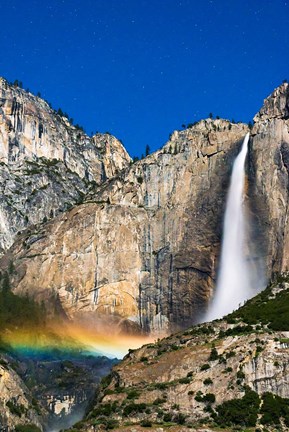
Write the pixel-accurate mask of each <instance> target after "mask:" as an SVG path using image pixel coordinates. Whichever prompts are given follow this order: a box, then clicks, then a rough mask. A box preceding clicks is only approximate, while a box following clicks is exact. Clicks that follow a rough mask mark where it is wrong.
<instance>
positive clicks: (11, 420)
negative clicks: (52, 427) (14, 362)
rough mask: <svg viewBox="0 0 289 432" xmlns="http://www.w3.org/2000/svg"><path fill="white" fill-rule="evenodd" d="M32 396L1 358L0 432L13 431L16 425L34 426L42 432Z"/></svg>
mask: <svg viewBox="0 0 289 432" xmlns="http://www.w3.org/2000/svg"><path fill="white" fill-rule="evenodd" d="M32 399H33V398H32V395H31V393H30V391H29V389H28V388H27V387H26V385H25V384H24V382H23V381H22V380H21V378H20V377H19V376H18V375H17V373H16V372H15V371H14V370H13V369H12V368H11V367H10V366H9V364H8V362H6V361H5V360H4V359H3V358H2V359H1V364H0V430H1V431H2V430H3V431H6V430H7V431H9V430H11V431H12V430H14V427H15V426H17V425H24V424H34V425H36V426H38V427H39V428H40V430H41V431H42V425H41V423H40V420H41V418H40V416H39V414H38V413H37V411H36V409H35V407H34V406H33V402H32Z"/></svg>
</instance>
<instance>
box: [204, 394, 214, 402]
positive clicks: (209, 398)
mask: <svg viewBox="0 0 289 432" xmlns="http://www.w3.org/2000/svg"><path fill="white" fill-rule="evenodd" d="M215 401H216V396H215V395H214V394H213V393H207V394H205V395H204V396H203V402H206V403H209V404H212V403H214V402H215Z"/></svg>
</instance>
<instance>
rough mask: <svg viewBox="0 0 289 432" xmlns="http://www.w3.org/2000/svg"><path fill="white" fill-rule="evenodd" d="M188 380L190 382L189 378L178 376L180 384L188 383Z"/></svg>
mask: <svg viewBox="0 0 289 432" xmlns="http://www.w3.org/2000/svg"><path fill="white" fill-rule="evenodd" d="M190 382H191V380H190V378H188V377H187V378H180V379H179V383H180V384H190Z"/></svg>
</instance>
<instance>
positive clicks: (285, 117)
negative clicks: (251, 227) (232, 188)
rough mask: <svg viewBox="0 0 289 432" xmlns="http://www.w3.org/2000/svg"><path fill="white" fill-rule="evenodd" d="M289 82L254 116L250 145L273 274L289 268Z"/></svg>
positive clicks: (255, 190) (254, 190)
mask: <svg viewBox="0 0 289 432" xmlns="http://www.w3.org/2000/svg"><path fill="white" fill-rule="evenodd" d="M288 107H289V85H288V83H284V84H282V85H281V86H280V87H278V88H277V89H276V90H275V91H274V92H273V93H272V95H270V96H269V97H268V98H267V99H265V101H264V106H263V107H262V109H261V110H260V112H259V113H258V114H257V115H256V116H255V118H254V121H255V124H254V127H253V130H252V148H251V159H250V164H251V175H252V182H251V187H252V189H251V193H252V195H254V197H255V203H257V207H258V210H257V213H258V216H257V217H258V218H259V219H260V220H262V223H261V225H262V227H263V231H264V232H265V233H266V238H267V241H266V247H264V252H265V263H266V264H265V267H266V269H267V275H268V277H270V276H271V275H272V273H274V272H282V271H287V270H288V269H289V223H288V205H289V196H288V190H289V189H288V187H289V108H288Z"/></svg>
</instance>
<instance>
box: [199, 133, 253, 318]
mask: <svg viewBox="0 0 289 432" xmlns="http://www.w3.org/2000/svg"><path fill="white" fill-rule="evenodd" d="M248 141H249V134H247V135H246V136H245V139H244V142H243V145H242V149H241V151H240V153H239V154H238V156H237V158H236V160H235V162H234V166H233V172H232V177H231V183H230V187H229V192H228V197H227V203H226V211H225V220H224V237H223V242H222V248H221V262H220V271H219V276H218V280H217V288H216V294H215V297H214V299H213V301H212V303H211V305H210V307H209V310H208V312H207V314H206V321H209V320H213V319H216V318H221V317H222V316H224V315H225V314H227V313H229V312H232V311H233V310H234V309H236V308H237V307H238V306H239V305H240V304H241V303H243V302H244V300H247V299H248V298H250V297H252V295H253V293H254V290H253V287H252V281H253V278H252V275H251V274H250V272H251V265H250V262H249V260H248V258H247V257H246V255H245V249H246V245H245V242H246V240H247V232H246V231H247V221H246V215H245V211H244V205H243V204H244V199H243V198H244V185H245V160H246V156H247V151H248Z"/></svg>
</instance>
